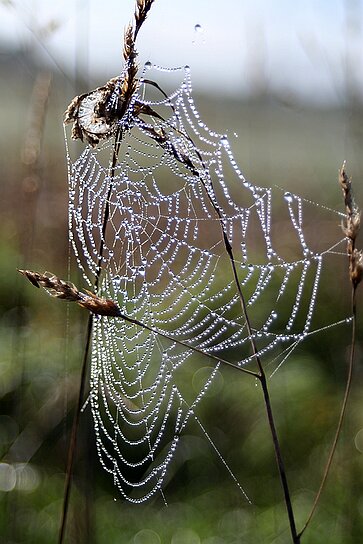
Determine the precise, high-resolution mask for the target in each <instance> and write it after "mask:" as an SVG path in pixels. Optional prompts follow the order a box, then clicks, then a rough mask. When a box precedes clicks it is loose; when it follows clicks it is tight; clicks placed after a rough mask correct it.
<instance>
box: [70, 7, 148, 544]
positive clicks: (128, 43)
mask: <svg viewBox="0 0 363 544" xmlns="http://www.w3.org/2000/svg"><path fill="white" fill-rule="evenodd" d="M153 1H154V0H136V9H135V14H134V17H135V28H134V31H133V34H132V32H131V31H132V26H131V25H130V26H129V27H128V29H127V30H126V32H125V36H124V59H125V62H126V67H127V75H126V77H125V81H124V88H123V96H124V101H123V103H122V108H121V112H120V116H121V117H122V116H123V115H124V113H125V112H126V110H127V107H128V105H129V103H130V100H131V98H132V95H133V93H134V92H135V90H136V86H137V83H136V75H137V70H138V65H137V62H136V57H137V51H136V49H135V40H136V37H137V34H138V32H139V30H140V28H141V26H142V24H143V22H144V21H145V19H146V17H147V14H148V12H149V10H150V8H151V5H152V3H153ZM121 141H122V131H121V129H120V128H118V129H117V131H116V134H115V144H114V148H113V155H112V161H111V168H110V186H109V189H108V194H107V197H106V206H105V210H104V216H103V223H102V234H101V240H100V247H99V252H98V254H99V259H98V267H97V273H96V278H95V282H94V289H95V291H97V290H98V287H99V280H100V276H101V271H102V267H101V263H102V257H103V251H104V244H105V239H106V230H107V225H108V221H109V215H110V198H111V191H112V180H113V178H114V174H115V168H116V164H117V158H118V153H119V150H120V146H121ZM89 295H90V298H89V302H90V303H92V302H93V301H94V299H92V296H91V294H89ZM78 303H79V304H81V305H82V303H81V302H80V301H78ZM109 306H110V305H108V309H109ZM92 325H93V315H92V313H90V315H89V318H88V325H87V335H86V342H85V348H84V353H83V362H82V371H81V380H80V387H79V394H78V402H77V406H76V412H75V415H74V419H73V425H72V434H71V440H70V445H69V450H68V462H67V476H66V482H65V493H64V499H63V509H62V519H61V526H60V531H59V544H63V541H64V535H65V528H66V523H67V513H68V504H69V499H70V491H71V484H72V470H73V461H74V455H75V450H76V445H77V435H78V427H79V420H80V413H81V409H82V401H83V395H84V389H85V383H86V376H87V361H88V355H89V350H90V345H91V337H92Z"/></svg>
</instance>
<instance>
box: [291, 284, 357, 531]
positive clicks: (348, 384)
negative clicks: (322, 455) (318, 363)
mask: <svg viewBox="0 0 363 544" xmlns="http://www.w3.org/2000/svg"><path fill="white" fill-rule="evenodd" d="M355 295H356V289H355V288H353V289H352V311H353V315H352V340H351V348H350V354H349V362H348V373H347V381H346V384H345V391H344V397H343V401H342V406H341V409H340V414H339V420H338V425H337V428H336V431H335V435H334V439H333V443H332V445H331V448H330V452H329V455H328V460H327V463H326V466H325V469H324V474H323V477H322V480H321V483H320V486H319V489H318V492H317V494H316V496H315V499H314V503H313V506H312V508H311V511H310V514H309V515H308V517H307V520H306V522H305V524H304V526H303V528H302V529H301V531H300V533H299V537H300V538H301V536H302V534H303V533H304V532H305V530H306V529H307V527H308V525H309V523H310V521H311V519H312V517H313V515H314V514H315V511H316V508H317V506H318V503H319V500H320V497H321V494H322V492H323V489H324V487H325V484H326V481H327V479H328V475H329V472H330V468H331V465H332V462H333V458H334V454H335V451H336V448H337V444H338V440H339V436H340V433H341V430H342V426H343V421H344V416H345V413H346V408H347V403H348V399H349V394H350V390H351V385H352V377H353V365H354V353H355V343H356V317H357V316H356V300H355V299H356V296H355Z"/></svg>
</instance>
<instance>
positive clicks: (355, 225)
mask: <svg viewBox="0 0 363 544" xmlns="http://www.w3.org/2000/svg"><path fill="white" fill-rule="evenodd" d="M339 183H340V186H341V189H342V191H343V196H344V204H345V212H346V217H345V220H344V222H343V224H342V230H343V232H344V234H345V236H346V238H347V256H348V262H349V278H350V282H351V285H352V294H351V311H352V339H351V345H350V354H349V361H348V372H347V380H346V384H345V391H344V396H343V401H342V406H341V409H340V414H339V419H338V424H337V428H336V431H335V435H334V439H333V443H332V446H331V448H330V452H329V455H328V459H327V463H326V465H325V469H324V473H323V477H322V480H321V483H320V486H319V489H318V491H317V494H316V496H315V499H314V502H313V506H312V508H311V511H310V514H309V515H308V517H307V520H306V522H305V524H304V526H303V528H302V530H301V531H300V533H299V536H300V537H301V535H302V534H303V533H304V532H305V530H306V528H307V527H308V525H309V523H310V521H311V519H312V517H313V515H314V513H315V511H316V508H317V506H318V503H319V500H320V497H321V494H322V492H323V489H324V487H325V484H326V481H327V478H328V475H329V472H330V468H331V465H332V462H333V458H334V454H335V452H336V449H337V444H338V440H339V436H340V434H341V430H342V426H343V422H344V417H345V413H346V408H347V403H348V399H349V394H350V390H351V386H352V377H353V367H354V354H355V344H356V328H357V308H356V291H357V287H358V285H359V283H360V282H361V280H362V277H363V258H362V251H359V250H357V249H356V247H355V245H356V240H357V236H358V233H359V229H360V210H359V208H358V206H357V204H356V202H355V198H354V194H353V191H352V180H351V178H349V177H348V175H347V173H346V171H345V162H344V163H343V165H342V167H341V169H340V170H339Z"/></svg>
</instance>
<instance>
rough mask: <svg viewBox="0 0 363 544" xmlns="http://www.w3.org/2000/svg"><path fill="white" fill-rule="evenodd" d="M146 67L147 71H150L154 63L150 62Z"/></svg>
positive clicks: (146, 63)
mask: <svg viewBox="0 0 363 544" xmlns="http://www.w3.org/2000/svg"><path fill="white" fill-rule="evenodd" d="M144 66H145V68H146V69H147V70H150V68H152V63H151V62H150V61H149V60H148V61H147V62H145V64H144Z"/></svg>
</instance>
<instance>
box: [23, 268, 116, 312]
mask: <svg viewBox="0 0 363 544" xmlns="http://www.w3.org/2000/svg"><path fill="white" fill-rule="evenodd" d="M18 272H20V274H23V276H25V277H26V278H28V280H29V281H30V282H31V283H32V284H33V285H34V286H35V287H43V288H44V289H45V290H46V291H47V293H48V294H49V295H50V296H52V297H55V298H60V299H62V300H67V301H68V302H77V304H79V305H80V306H82V307H83V308H86V309H87V310H89V311H90V312H92V313H93V314H97V315H104V316H109V317H117V316H119V315H120V309H119V307H118V306H117V304H116V303H115V302H114V301H113V300H110V299H106V298H102V297H99V296H98V295H95V294H94V293H91V292H90V291H85V292H84V293H83V292H81V291H79V290H78V289H77V287H76V286H75V285H74V284H73V283H71V282H67V281H64V280H62V279H60V278H58V276H55V275H54V274H49V275H48V274H47V273H45V274H39V273H38V272H33V271H32V270H18Z"/></svg>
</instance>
